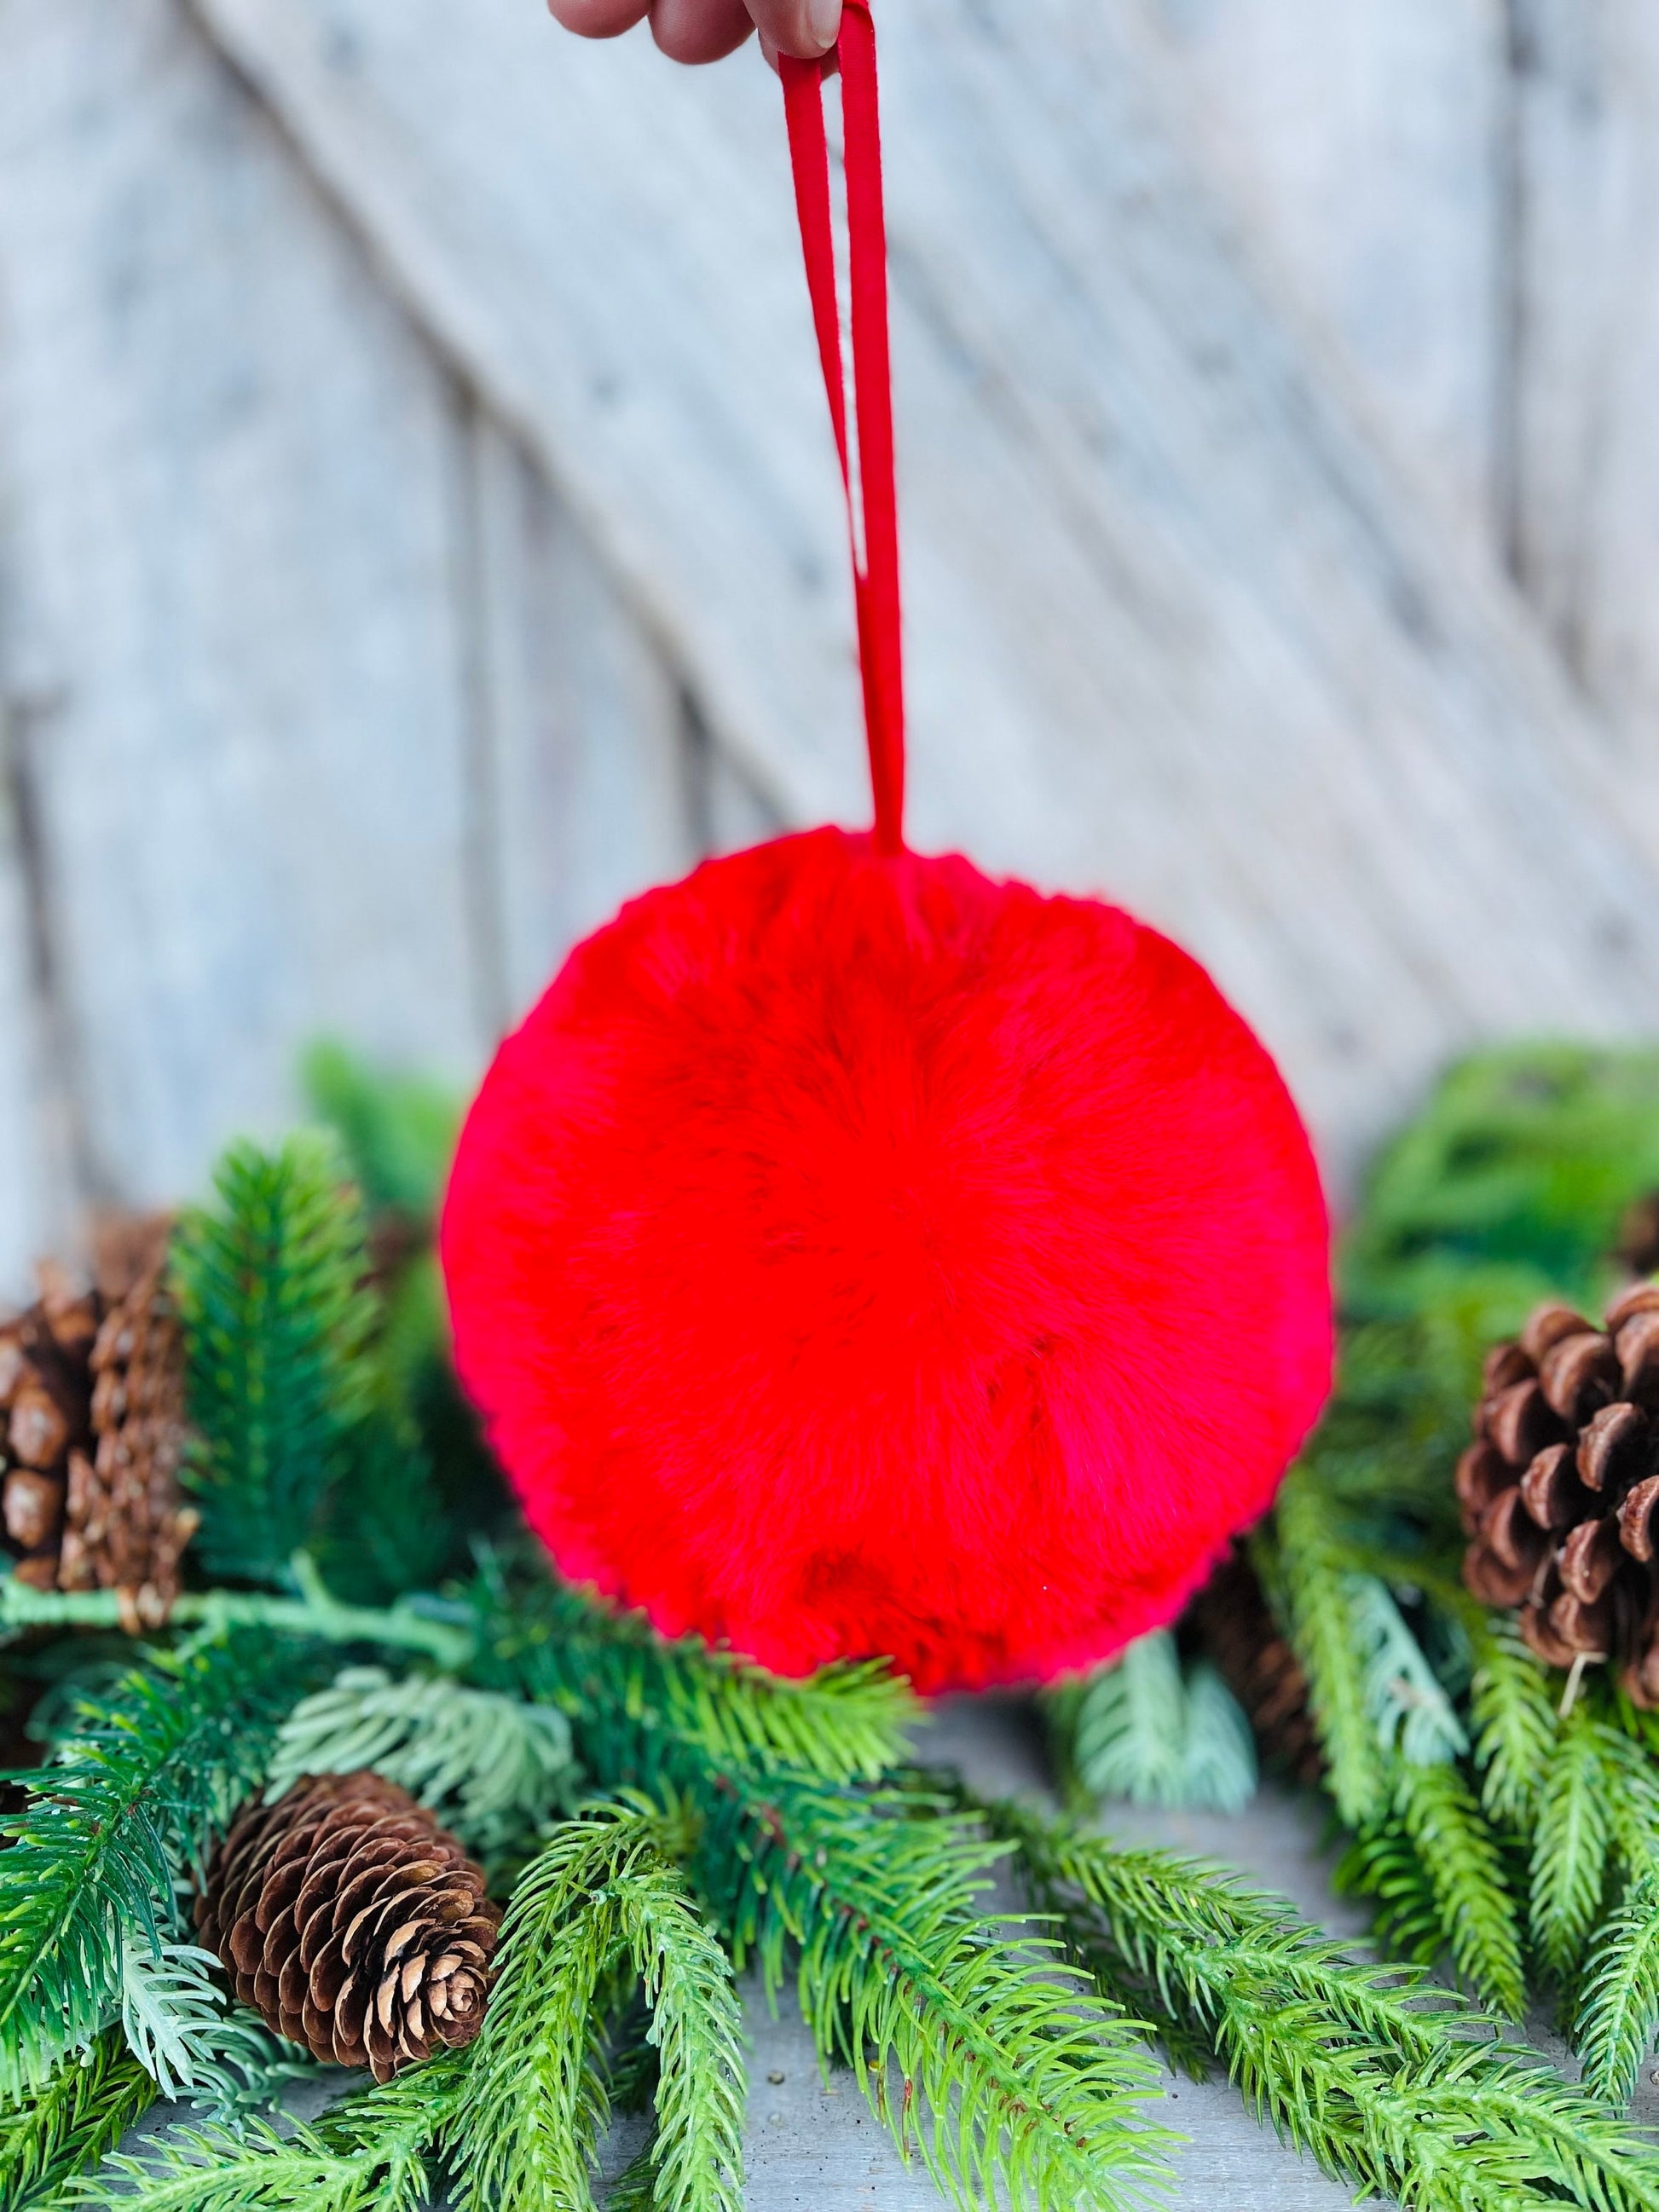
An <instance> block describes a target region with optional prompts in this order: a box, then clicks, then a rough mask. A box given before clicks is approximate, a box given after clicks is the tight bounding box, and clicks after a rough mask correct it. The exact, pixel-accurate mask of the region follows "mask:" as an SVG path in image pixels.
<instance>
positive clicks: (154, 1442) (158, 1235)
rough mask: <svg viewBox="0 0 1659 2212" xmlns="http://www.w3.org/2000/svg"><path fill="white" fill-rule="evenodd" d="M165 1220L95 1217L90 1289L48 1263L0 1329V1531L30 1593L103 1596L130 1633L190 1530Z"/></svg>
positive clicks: (168, 1596)
mask: <svg viewBox="0 0 1659 2212" xmlns="http://www.w3.org/2000/svg"><path fill="white" fill-rule="evenodd" d="M171 1230H172V1225H171V1223H170V1222H169V1221H168V1220H167V1218H165V1217H162V1216H157V1215H137V1214H121V1215H112V1216H110V1217H107V1218H106V1219H105V1220H104V1221H103V1222H101V1223H100V1224H99V1225H98V1226H97V1229H96V1231H95V1241H96V1247H97V1259H96V1267H95V1270H94V1282H93V1284H92V1286H91V1287H88V1285H87V1284H86V1283H85V1282H84V1281H83V1280H82V1279H80V1278H78V1277H77V1276H76V1275H75V1274H74V1273H73V1272H72V1271H71V1270H70V1269H69V1268H67V1267H63V1266H61V1265H60V1264H59V1263H58V1262H57V1261H43V1262H42V1263H41V1265H40V1268H39V1270H38V1276H39V1285H40V1296H39V1297H38V1298H37V1299H36V1301H35V1303H34V1304H33V1305H32V1306H31V1307H29V1309H28V1310H27V1312H25V1313H21V1314H19V1315H17V1316H15V1318H14V1319H13V1320H10V1321H9V1322H3V1323H0V1477H3V1485H0V1524H3V1528H4V1534H5V1541H6V1544H7V1547H8V1548H9V1550H10V1551H11V1552H12V1553H13V1554H14V1556H15V1564H14V1567H13V1571H14V1573H15V1574H16V1575H17V1576H18V1577H20V1578H21V1580H23V1581H25V1582H27V1583H32V1584H33V1586H34V1587H35V1588H36V1589H113V1590H116V1591H118V1593H119V1596H120V1602H121V1612H122V1619H123V1620H124V1623H125V1626H127V1628H129V1629H130V1630H131V1631H132V1632H135V1633H136V1632H137V1631H138V1630H140V1629H141V1628H155V1627H159V1626H161V1624H162V1623H163V1622H164V1621H165V1620H166V1619H167V1613H168V1612H169V1610H170V1609H171V1607H172V1604H173V1599H174V1598H175V1597H176V1596H177V1595H178V1592H179V1559H180V1556H181V1554H182V1553H183V1551H184V1548H185V1545H186V1544H187V1543H188V1541H189V1540H190V1537H191V1534H193V1532H194V1530H195V1527H196V1519H197V1516H195V1515H194V1514H193V1513H192V1512H191V1511H189V1510H187V1509H186V1508H185V1505H184V1504H183V1500H182V1498H181V1496H180V1492H179V1466H180V1464H181V1462H182V1460H183V1457H184V1449H185V1408H184V1351H183V1343H182V1339H181V1336H180V1333H179V1324H178V1321H177V1319H176V1316H174V1315H173V1310H172V1307H171V1304H170V1303H169V1301H168V1299H167V1291H166V1270H167V1245H168V1240H169V1237H170V1235H171Z"/></svg>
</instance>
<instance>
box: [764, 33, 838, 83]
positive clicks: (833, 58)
mask: <svg viewBox="0 0 1659 2212" xmlns="http://www.w3.org/2000/svg"><path fill="white" fill-rule="evenodd" d="M761 52H763V54H764V55H765V57H766V65H767V67H768V68H769V70H771V71H772V74H773V75H774V76H777V74H778V50H777V48H776V46H775V45H774V44H773V43H772V41H771V40H770V39H769V38H768V37H767V36H766V34H765V33H764V32H763V33H761ZM824 73H825V75H826V76H840V75H841V57H840V56H839V55H838V54H830V55H829V56H828V57H827V58H826V60H825V62H824Z"/></svg>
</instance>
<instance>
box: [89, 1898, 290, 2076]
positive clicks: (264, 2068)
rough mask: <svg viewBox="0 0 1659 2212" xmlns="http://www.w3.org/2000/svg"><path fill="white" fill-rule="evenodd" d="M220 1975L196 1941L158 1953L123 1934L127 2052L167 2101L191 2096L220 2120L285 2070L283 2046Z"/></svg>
mask: <svg viewBox="0 0 1659 2212" xmlns="http://www.w3.org/2000/svg"><path fill="white" fill-rule="evenodd" d="M220 1972H221V1970H220V1964H219V1961H218V1960H217V1959H216V1958H215V1956H214V1955H213V1954H212V1953H211V1952H210V1951H204V1950H201V1949H199V1948H197V1945H195V1944H193V1943H185V1942H177V1941H172V1940H165V1939H164V1940H163V1942H162V1943H161V1948H160V1949H159V1950H153V1949H152V1948H151V1947H150V1946H149V1943H148V1942H145V1941H144V1940H143V1938H142V1937H138V1936H134V1935H133V1934H131V1932H130V1931H129V1932H128V1934H127V1935H126V1936H125V1942H124V1946H123V1950H122V1959H121V2026H122V2030H123V2032H124V2033H125V2036H126V2039H127V2048H128V2049H129V2050H130V2051H131V2052H132V2055H133V2056H134V2057H135V2058H137V2061H138V2063H139V2064H140V2065H141V2066H143V2069H144V2071H145V2072H146V2073H147V2074H148V2075H150V2076H151V2078H152V2079H153V2080H154V2081H155V2084H156V2086H157V2087H159V2088H160V2090H161V2093H162V2094H163V2095H164V2096H167V2097H175V2098H178V2097H187V2098H188V2099H189V2100H190V2102H191V2103H192V2104H194V2105H197V2106H206V2107H207V2108H208V2110H209V2111H210V2112H212V2113H214V2114H215V2115H216V2117H223V2116H224V2115H225V2114H227V2113H228V2112H234V2111H236V2110H238V2109H240V2108H241V2107H243V2106H246V2104H247V2103H248V2102H249V2101H250V2100H251V2098H256V2097H257V2096H258V2094H259V2093H261V2092H262V2091H263V2090H264V2088H265V2087H266V2085H267V2083H268V2081H269V2080H270V2076H271V2075H272V2073H273V2071H274V2070H278V2069H284V2068H285V2061H284V2056H283V2049H284V2047H283V2045H279V2044H278V2043H277V2042H276V2039H275V2038H274V2037H273V2036H271V2035H270V2033H267V2031H266V2029H265V2027H264V2025H263V2023H262V2022H261V2021H259V2020H258V2018H257V2017H256V2016H255V2015H253V2014H252V2013H251V2012H246V2011H245V2010H244V2009H243V2008H241V2007H240V2006H239V2005H237V2004H235V2003H234V2002H232V2001H231V2000H230V1997H229V1993H228V1990H226V1988H225V1986H224V1984H223V1982H222V1979H220V1978H219V1977H220ZM289 2049H290V2051H291V2046H289ZM296 2070H297V2069H296Z"/></svg>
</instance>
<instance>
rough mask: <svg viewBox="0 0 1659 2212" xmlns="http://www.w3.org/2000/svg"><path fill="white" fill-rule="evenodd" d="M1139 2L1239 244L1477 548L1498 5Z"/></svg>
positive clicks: (1493, 347)
mask: <svg viewBox="0 0 1659 2212" xmlns="http://www.w3.org/2000/svg"><path fill="white" fill-rule="evenodd" d="M1568 4H1569V5H1572V4H1575V0H1568ZM1140 5H1141V8H1142V10H1143V13H1144V15H1145V18H1146V26H1147V28H1148V30H1149V32H1150V33H1151V36H1152V40H1153V41H1154V42H1155V44H1156V45H1157V46H1158V50H1159V53H1160V57H1161V58H1162V60H1163V62H1164V65H1165V66H1166V68H1167V69H1168V70H1169V71H1170V75H1171V76H1172V77H1173V79H1174V80H1175V82H1176V85H1177V87H1178V89H1179V93H1180V95H1181V96H1182V100H1183V114H1184V116H1185V118H1186V120H1187V125H1188V137H1189V143H1191V145H1192V146H1193V148H1194V151H1195V152H1196V154H1197V155H1198V157H1199V158H1200V161H1202V162H1203V163H1204V164H1205V166H1206V168H1207V169H1208V170H1209V171H1210V172H1211V173H1212V174H1213V175H1214V176H1215V177H1216V179H1218V182H1219V183H1220V185H1222V187H1223V190H1224V191H1225V195H1226V197H1227V198H1228V201H1229V204H1231V206H1232V207H1233V208H1234V209H1235V210H1237V214H1238V216H1239V217H1240V219H1241V222H1242V223H1243V227H1244V228H1245V229H1246V230H1247V232H1248V233H1249V236H1250V238H1251V240H1252V242H1253V243H1254V244H1255V246H1256V247H1257V248H1258V249H1259V250H1260V251H1261V253H1262V254H1263V256H1264V258H1266V259H1267V260H1268V261H1269V262H1270V263H1272V264H1273V265H1274V267H1275V270H1276V271H1277V272H1278V273H1279V274H1281V275H1282V276H1283V278H1284V279H1285V283H1286V286H1287V289H1288V290H1289V292H1290V293H1291V295H1292V296H1293V297H1294V298H1295V299H1296V300H1297V302H1299V303H1300V304H1301V305H1303V306H1304V307H1306V308H1308V309H1309V310H1310V311H1311V313H1313V314H1314V315H1315V316H1316V318H1317V319H1319V321H1320V322H1321V323H1322V325H1323V326H1324V328H1325V329H1327V330H1328V331H1329V332H1330V333H1331V334H1332V335H1333V336H1334V337H1335V338H1336V339H1337V341H1338V342H1339V343H1340V345H1341V346H1342V348H1343V349H1344V351H1345V353H1346V356H1347V358H1348V360H1349V361H1350V362H1351V363H1352V366H1353V368H1355V370H1356V372H1357V374H1358V377H1359V378H1360V380H1361V381H1362V382H1363V383H1364V387H1365V390H1366V393H1367V397H1368V398H1369V399H1370V402H1371V403H1372V404H1373V405H1374V407H1375V409H1376V412H1377V414H1378V416H1380V417H1381V419H1382V420H1383V422H1384V423H1386V425H1387V427H1388V429H1389V433H1390V435H1392V437H1393V438H1394V439H1395V442H1396V444H1397V445H1398V447H1399V448H1400V449H1401V452H1402V453H1406V454H1407V455H1409V456H1411V457H1413V459H1415V461H1416V462H1417V464H1418V465H1419V467H1420V468H1421V469H1422V471H1423V472H1424V475H1425V477H1427V478H1428V479H1429V480H1430V481H1431V482H1432V483H1433V484H1434V485H1435V487H1436V492H1437V496H1438V497H1439V498H1440V499H1441V500H1442V501H1443V503H1444V505H1445V506H1446V507H1447V508H1448V509H1449V511H1450V512H1452V513H1455V515H1456V517H1457V518H1458V520H1459V521H1460V523H1461V524H1462V526H1463V528H1464V529H1465V530H1466V531H1467V532H1468V534H1469V535H1470V537H1471V538H1474V539H1476V540H1477V541H1479V542H1480V543H1483V544H1491V543H1492V542H1494V541H1495V539H1496V538H1497V536H1498V526H1499V525H1498V502H1499V496H1500V476H1501V467H1500V453H1499V441H1500V437H1501V416H1500V404H1499V403H1500V398H1501V387H1502V382H1503V378H1504V343H1505V337H1504V299H1503V295H1504V232H1505V214H1506V210H1505V207H1504V196H1505V178H1504V163H1503V161H1502V159H1501V140H1502V136H1503V131H1504V123H1505V115H1504V109H1505V105H1506V101H1507V98H1508V91H1507V67H1506V58H1505V35H1504V33H1505V21H1504V0H1343V4H1342V5H1340V7H1332V6H1330V5H1329V4H1328V0H1140Z"/></svg>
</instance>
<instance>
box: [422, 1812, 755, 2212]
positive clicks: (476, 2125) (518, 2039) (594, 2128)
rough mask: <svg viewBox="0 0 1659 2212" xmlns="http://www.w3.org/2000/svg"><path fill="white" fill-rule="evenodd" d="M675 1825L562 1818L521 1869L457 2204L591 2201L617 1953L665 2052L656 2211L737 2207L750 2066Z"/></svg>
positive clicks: (504, 2207)
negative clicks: (598, 2037) (598, 2035)
mask: <svg viewBox="0 0 1659 2212" xmlns="http://www.w3.org/2000/svg"><path fill="white" fill-rule="evenodd" d="M678 1826H679V1823H678V1821H677V1820H676V1817H675V1816H674V1815H673V1814H664V1813H663V1812H661V1811H659V1809H658V1808H655V1807H653V1806H651V1805H649V1804H647V1803H643V1802H641V1803H640V1804H638V1805H634V1806H626V1805H617V1806H612V1807H607V1808H601V1809H599V1810H598V1811H596V1812H595V1813H593V1814H590V1815H589V1816H587V1817H586V1818H584V1819H583V1820H573V1821H570V1822H568V1823H567V1824H566V1825H565V1826H563V1827H562V1829H561V1830H560V1831H559V1832H558V1834H557V1835H556V1837H555V1838H553V1840H552V1841H551V1842H550V1844H548V1846H547V1847H546V1849H545V1850H544V1851H543V1852H542V1854H541V1856H540V1857H538V1859H537V1860H536V1861H535V1863H534V1864H533V1865H532V1866H531V1868H530V1869H528V1871H527V1872H526V1874H525V1875H524V1876H523V1877H522V1878H521V1880H520V1883H519V1885H518V1887H517V1888H516V1890H515V1891H514V1893H513V1904H512V1907H511V1909H510V1911H509V1912H508V1916H507V1922H506V1924H505V1926H504V1927H503V1929H502V1940H501V1954H500V1960H501V1971H500V1978H499V1980H498V1981H497V1983H496V1985H495V1990H494V1993H493V1994H492V1996H491V2000H490V2005H489V2012H488V2013H487V2015H485V2021H484V2031H483V2035H482V2036H481V2037H480V2039H479V2041H478V2045H477V2050H476V2051H475V2052H474V2054H473V2059H472V2065H471V2075H470V2079H469V2082H468V2090H467V2100H468V2125H467V2130H466V2136H465V2148H464V2150H463V2152H462V2154H461V2157H460V2161H459V2168H460V2174H459V2178H460V2185H461V2188H460V2203H461V2205H462V2207H463V2212H539V2208H540V2207H542V2206H543V2205H545V2204H548V2203H568V2204H577V2205H580V2204H582V2203H586V2202H587V2201H588V2198H589V2185H588V2178H587V2177H588V2173H589V2172H590V2170H591V2168H592V2165H593V2163H594V2160H595V2155H596V2152H597V2148H598V2141H599V2133H600V2131H601V2130H602V2128H603V2126H604V2124H605V2120H606V2118H608V2099H607V2096H606V2093H605V2084H604V2080H603V2076H602V2074H601V2072H600V2069H599V2065H598V2063H597V2053H596V2050H595V2026H596V2021H598V2020H599V2019H600V2018H601V2017H602V2015H601V2011H600V2008H599V2004H598V2002H597V2001H598V1999H599V1991H600V1990H601V1987H602V1985H603V1984H604V1982H605V1977H606V1974H607V1972H608V1971H609V1969H610V1967H611V1962H612V1960H613V1958H614V1957H615V1955H616V1954H617V1953H618V1952H621V1953H624V1954H626V1956H627V1957H628V1959H629V1960H630V1962H631V1965H632V1968H633V1972H635V1974H636V1975H637V1976H638V1978H639V1979H640V1980H641V1983H642V1984H643V1985H644V1989H645V1994H646V1998H647V2002H648V2003H649V2005H650V2008H651V2021H652V2026H651V2034H652V2039H653V2045H654V2046H655V2050H656V2052H657V2057H658V2079H657V2088H656V2098H655V2125H654V2128H653V2138H652V2143H651V2147H650V2154H649V2161H650V2166H651V2171H652V2176H653V2179H652V2187H651V2201H652V2203H653V2204H654V2205H655V2206H657V2207H658V2208H659V2212H740V2208H741V2205H742V2202H743V2193H742V2181H743V2142H742V2129H743V2111H744V2062H743V2048H742V2026H741V2017H740V2014H739V2011H738V2001H737V1996H736V1993H735V1991H734V1990H733V1989H732V1968H731V1964H730V1961H729V1960H727V1958H726V1954H725V1953H724V1952H723V1951H722V1950H721V1948H720V1944H719V1943H718V1942H716V1941H715V1939H714V1935H713V1934H712V1933H711V1932H710V1930H709V1929H708V1928H707V1927H706V1926H705V1925H704V1923H703V1922H702V1918H701V1917H700V1916H699V1914H698V1912H697V1911H696V1907H695V1905H693V1903H692V1900H691V1899H690V1894H689V1893H688V1892H687V1889H686V1887H685V1883H684V1879H683V1877H682V1876H681V1875H680V1874H679V1873H678V1870H677V1869H676V1868H675V1867H674V1865H673V1863H672V1862H671V1858H670V1857H668V1856H667V1855H666V1853H665V1850H664V1848H663V1846H664V1844H665V1843H668V1844H670V1846H672V1844H673V1842H674V1841H675V1840H677V1830H678Z"/></svg>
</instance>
